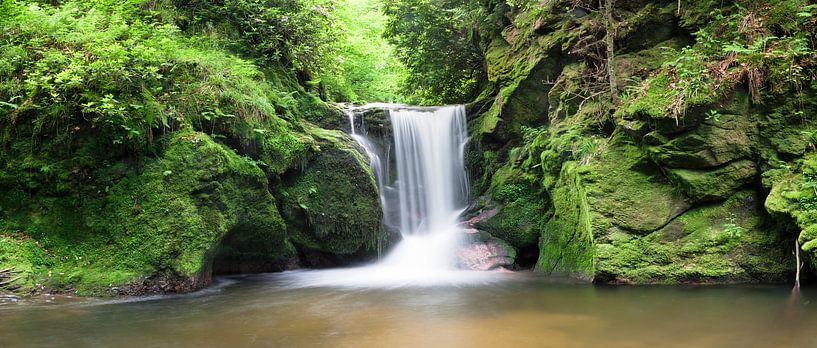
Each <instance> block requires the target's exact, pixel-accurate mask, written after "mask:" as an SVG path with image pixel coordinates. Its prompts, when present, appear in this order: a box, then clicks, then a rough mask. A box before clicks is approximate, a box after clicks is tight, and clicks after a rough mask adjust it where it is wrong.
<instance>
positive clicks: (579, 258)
mask: <svg viewBox="0 0 817 348" xmlns="http://www.w3.org/2000/svg"><path fill="white" fill-rule="evenodd" d="M550 195H551V197H553V209H554V214H553V217H552V218H551V219H550V220H549V221H548V222H547V224H546V225H545V228H544V230H543V231H542V236H541V237H540V239H539V259H538V260H537V261H536V268H535V270H536V271H537V272H543V273H547V274H569V275H573V276H577V277H580V278H584V279H588V280H590V279H592V278H593V274H594V273H595V270H594V265H593V254H594V252H595V248H594V245H593V226H592V223H593V222H592V217H591V214H592V212H591V211H590V206H589V203H588V199H587V193H586V190H585V186H584V183H583V178H582V171H581V168H580V167H579V166H577V164H576V163H575V162H567V163H565V165H564V168H563V169H562V174H561V176H560V177H559V181H558V182H557V184H556V188H555V189H554V190H553V191H552V192H551V194H550Z"/></svg>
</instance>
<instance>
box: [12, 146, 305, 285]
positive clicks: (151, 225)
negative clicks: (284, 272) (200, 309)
mask: <svg viewBox="0 0 817 348" xmlns="http://www.w3.org/2000/svg"><path fill="white" fill-rule="evenodd" d="M162 141H163V142H166V145H165V146H164V148H165V149H164V151H163V152H162V153H161V154H160V155H159V156H158V157H156V158H147V159H145V161H146V163H144V165H143V166H142V167H141V168H132V167H129V166H117V165H115V166H112V167H109V168H103V169H100V170H99V172H98V173H96V174H94V175H92V176H96V177H104V176H105V175H108V174H109V173H111V172H112V170H113V169H114V168H119V167H121V168H123V169H124V172H122V175H123V176H121V177H119V178H118V179H116V178H115V179H114V180H113V181H112V182H111V183H110V185H109V186H107V187H100V188H99V191H98V192H93V191H92V192H84V193H82V195H77V196H67V197H40V198H39V199H38V200H37V201H31V202H29V204H28V205H27V206H25V207H22V208H21V209H18V210H16V211H12V212H9V214H8V215H6V218H7V219H8V221H7V223H6V224H5V226H4V228H5V229H7V230H10V231H19V232H20V233H24V234H25V235H26V236H30V237H31V238H33V239H34V240H36V241H37V242H38V244H39V246H40V247H42V248H43V250H45V251H46V252H45V255H47V257H36V258H33V259H31V260H29V262H31V264H32V267H31V269H32V271H31V273H30V276H31V277H32V279H34V282H36V283H40V284H43V285H44V286H46V287H47V288H50V289H53V290H70V289H73V290H76V291H77V292H78V293H80V294H101V295H106V294H107V295H110V294H112V292H111V291H113V293H128V294H140V293H146V292H157V291H160V292H186V291H190V290H194V289H198V288H200V287H202V286H204V285H207V284H208V283H209V281H210V278H211V275H212V264H213V262H214V259H215V257H216V254H217V251H218V250H219V249H220V248H221V245H222V242H223V241H224V238H225V236H227V235H238V236H241V238H243V239H249V240H251V241H252V244H253V245H255V246H256V249H254V251H255V254H254V255H253V259H254V260H255V261H258V260H259V259H263V262H267V263H268V264H280V263H285V262H288V260H289V259H290V258H291V257H292V256H293V253H294V249H293V248H292V247H291V245H290V244H289V243H288V242H287V240H286V229H285V226H284V222H283V219H282V218H281V216H280V215H279V213H278V209H277V206H276V204H275V200H274V198H273V196H272V195H271V194H270V193H269V189H268V187H267V179H266V175H265V174H264V172H263V171H262V170H261V169H260V168H259V167H258V166H257V165H256V163H255V161H253V160H251V159H249V158H246V157H241V156H238V155H237V154H235V152H233V151H232V150H230V149H229V148H227V147H225V146H223V145H220V144H217V143H215V142H214V141H213V140H212V139H210V137H209V136H207V135H206V134H202V133H196V132H188V131H185V132H179V133H175V134H172V135H169V136H168V138H167V139H163V140H162ZM114 171H116V170H114ZM88 187H89V188H92V189H93V187H91V186H88ZM32 255H35V254H34V253H32ZM37 255H40V256H42V255H43V254H37ZM233 256H234V257H239V258H240V257H241V255H233Z"/></svg>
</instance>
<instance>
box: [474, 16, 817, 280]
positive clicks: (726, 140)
mask: <svg viewBox="0 0 817 348" xmlns="http://www.w3.org/2000/svg"><path fill="white" fill-rule="evenodd" d="M671 7H673V5H672V4H666V3H658V2H652V1H634V2H625V3H619V4H618V5H617V11H618V12H617V13H618V16H620V19H619V20H620V23H624V24H622V26H623V27H622V28H620V30H619V32H618V36H617V37H616V42H615V44H616V45H617V47H618V48H617V50H618V51H619V52H617V57H616V62H615V64H616V71H617V74H618V75H619V76H617V77H618V80H619V81H641V79H646V78H649V77H650V76H651V75H650V74H651V73H652V71H655V70H656V69H659V68H660V67H661V66H662V65H663V64H664V60H665V59H666V58H665V56H664V55H663V53H662V50H663V49H662V48H661V47H675V48H678V49H680V48H681V47H684V46H685V45H687V44H689V43H690V38H689V36H688V34H687V33H686V29H685V28H684V27H683V25H682V24H679V22H678V19H677V18H676V17H675V14H674V12H673V11H672V10H671ZM692 11H693V10H690V12H692ZM504 15H505V16H506V17H507V18H509V19H510V21H511V23H512V24H511V25H510V26H508V27H506V28H504V29H503V30H502V32H501V35H497V36H495V37H494V38H493V39H491V40H490V44H489V45H488V46H487V47H488V52H487V53H486V65H487V67H488V69H487V70H488V79H489V81H490V83H489V85H490V86H489V89H491V90H492V91H493V93H492V94H491V93H485V94H484V95H488V96H489V97H486V98H485V99H482V100H479V101H477V102H476V103H475V104H474V105H480V107H474V108H471V109H469V110H472V114H471V115H469V119H470V120H471V123H470V126H471V127H470V128H471V129H472V139H473V140H472V144H471V145H470V146H469V149H468V154H467V156H468V158H469V160H470V165H471V167H472V175H471V178H472V181H473V183H472V187H473V188H474V191H475V192H474V194H475V197H479V198H477V199H476V203H475V204H474V205H473V206H472V207H471V209H470V210H469V216H472V217H474V219H475V222H474V225H475V226H476V227H478V228H479V229H481V230H483V231H485V232H487V233H490V234H491V235H493V236H496V237H499V238H502V239H504V240H506V241H508V242H509V243H510V244H511V245H513V246H514V247H516V248H517V249H518V250H525V248H530V247H531V246H535V249H536V250H537V253H538V255H537V256H538V257H537V260H536V262H535V265H534V266H533V268H534V269H535V270H536V271H538V272H542V273H546V274H569V275H573V276H576V277H579V278H583V279H586V280H588V281H595V282H600V283H686V282H691V283H697V282H769V281H784V280H786V279H790V278H791V277H792V274H793V271H794V267H793V266H792V265H793V262H794V261H793V257H792V253H791V251H792V248H793V244H794V239H795V238H796V233H793V231H796V230H798V229H799V230H802V231H803V232H802V233H800V236H799V240H800V242H801V243H802V244H803V245H804V247H803V250H804V251H806V252H808V253H809V255H810V257H812V260H814V256H813V255H815V254H814V250H817V248H815V247H814V245H817V244H815V243H813V242H812V241H813V240H817V238H815V236H817V233H813V232H814V231H812V230H815V231H817V229H815V228H814V226H817V224H815V223H814V222H815V221H817V219H814V218H812V217H813V216H817V214H815V213H814V210H812V209H811V206H810V205H809V204H808V202H810V201H811V198H810V197H817V191H815V190H812V189H811V188H809V187H811V186H809V185H812V184H811V174H810V173H811V169H810V168H811V165H810V163H811V161H810V160H809V158H811V156H806V157H805V158H803V157H802V156H803V153H804V149H806V148H807V145H808V143H804V142H803V136H802V135H801V136H797V135H795V134H794V133H795V131H794V130H793V129H794V128H800V127H804V128H806V129H809V130H813V129H817V127H815V125H814V124H813V122H811V121H804V120H802V119H801V120H799V121H797V120H795V118H794V116H793V115H795V114H796V112H794V111H793V109H792V105H794V104H795V103H794V102H793V101H792V100H791V99H786V97H781V98H779V99H778V100H774V101H773V102H772V101H769V103H767V104H765V105H758V104H756V103H752V102H750V96H749V94H748V93H747V92H746V91H744V90H742V87H740V86H738V87H736V88H735V90H733V91H730V92H728V93H725V96H723V97H722V98H719V99H706V98H708V97H706V98H704V97H701V98H699V100H697V101H695V103H697V104H694V105H695V106H694V107H691V108H690V109H688V110H686V112H685V115H684V116H683V118H681V119H676V118H675V117H673V116H671V115H670V114H669V110H668V106H669V104H668V103H664V99H661V98H662V97H661V94H660V93H655V94H650V93H647V92H646V91H645V92H637V91H636V90H637V88H641V87H644V86H643V85H642V86H641V87H639V86H638V85H637V84H636V85H629V84H628V86H627V88H629V90H627V91H625V92H622V93H625V94H626V93H636V94H638V93H641V94H640V96H641V97H639V98H633V99H635V101H626V102H620V103H619V104H618V105H617V107H616V108H614V109H613V108H611V106H610V103H609V102H608V101H604V100H599V99H598V98H595V99H594V98H593V97H592V96H591V95H590V94H588V92H587V89H588V88H593V87H592V86H588V85H582V84H583V83H586V81H588V80H593V77H592V75H593V74H594V71H595V70H593V68H594V67H593V65H592V64H590V63H589V62H592V61H593V59H595V58H593V56H592V53H588V52H587V51H584V50H586V49H588V48H587V47H584V46H583V42H585V41H583V40H585V39H586V38H589V37H594V36H593V35H597V36H595V37H598V35H601V36H603V35H604V34H603V33H601V34H599V32H596V31H594V30H598V28H597V27H594V26H593V24H592V23H593V22H592V20H593V18H594V16H592V15H586V16H581V17H577V16H573V15H569V14H565V13H563V11H562V8H561V7H559V6H552V7H548V6H543V7H541V8H540V9H538V10H530V9H516V10H512V11H511V12H507V13H504ZM684 18H686V17H684ZM686 19H687V20H688V18H686ZM595 73H598V71H596V72H595ZM652 81H655V80H652ZM602 82H603V83H607V80H606V79H603V81H602ZM537 84H539V85H537ZM621 84H622V86H623V85H624V84H625V83H624V82H622V83H621ZM644 88H646V87H644ZM651 93H652V92H651ZM804 93H808V94H809V95H812V94H813V91H811V90H809V91H808V92H804ZM650 98H653V99H650ZM803 107H806V108H813V106H803ZM809 110H811V109H809ZM787 124H788V125H787ZM813 186H814V187H817V184H814V185H813ZM770 191H771V193H769V192H770ZM767 195H768V198H767ZM764 202H765V206H764ZM485 249H489V248H485ZM812 262H814V261H812Z"/></svg>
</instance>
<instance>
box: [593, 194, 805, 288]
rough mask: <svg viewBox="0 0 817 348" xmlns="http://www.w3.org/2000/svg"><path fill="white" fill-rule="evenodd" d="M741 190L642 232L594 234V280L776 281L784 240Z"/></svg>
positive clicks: (782, 274)
mask: <svg viewBox="0 0 817 348" xmlns="http://www.w3.org/2000/svg"><path fill="white" fill-rule="evenodd" d="M763 216H764V213H763V211H762V210H760V209H759V207H758V205H757V202H756V197H755V195H754V193H753V192H751V191H741V192H739V193H737V194H735V195H734V196H732V197H730V198H729V199H728V200H726V201H725V202H723V203H717V204H712V205H706V206H701V207H697V208H694V209H692V210H690V211H688V212H686V213H684V214H683V215H681V216H679V217H678V218H676V219H674V220H673V221H672V222H671V223H669V224H668V225H667V226H664V227H663V228H661V229H660V230H657V231H655V232H652V233H649V234H647V235H633V234H631V233H628V232H627V231H624V230H621V229H618V228H613V229H611V230H610V231H609V232H608V233H605V234H604V235H602V236H598V237H597V238H596V255H595V257H596V260H595V264H596V279H595V280H596V281H597V282H615V283H685V282H693V283H699V282H743V283H745V282H779V281H783V280H785V279H787V277H788V276H789V275H790V273H791V271H792V269H793V267H790V266H789V264H790V263H791V262H793V261H791V258H792V256H791V253H789V252H787V249H786V248H785V243H784V238H783V236H782V235H780V234H778V233H774V232H771V231H774V229H771V228H770V225H769V222H768V221H767V220H764V218H763Z"/></svg>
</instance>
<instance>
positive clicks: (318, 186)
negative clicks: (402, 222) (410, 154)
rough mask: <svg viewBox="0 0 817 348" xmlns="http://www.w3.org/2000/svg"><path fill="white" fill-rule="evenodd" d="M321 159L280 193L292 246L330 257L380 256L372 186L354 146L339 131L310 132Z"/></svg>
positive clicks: (379, 229)
mask: <svg viewBox="0 0 817 348" xmlns="http://www.w3.org/2000/svg"><path fill="white" fill-rule="evenodd" d="M310 132H311V133H312V135H313V136H315V137H316V138H317V139H319V140H318V144H320V145H318V146H319V148H320V153H319V154H318V155H317V156H316V158H314V159H313V160H312V161H311V162H309V163H308V164H306V167H305V169H304V171H303V173H301V175H299V176H298V177H297V178H295V179H294V180H293V181H292V182H291V183H285V184H284V186H283V187H281V188H280V195H281V197H282V200H283V203H282V204H283V212H284V216H285V217H286V219H287V222H288V228H289V229H290V231H291V233H292V235H293V238H294V240H293V241H294V242H295V243H296V244H299V245H301V246H302V247H306V248H308V249H314V250H319V251H324V252H330V253H333V254H353V253H356V252H359V251H364V252H365V251H369V252H372V251H379V248H380V247H382V242H383V237H384V236H383V233H382V232H383V228H382V219H383V212H382V208H381V206H380V200H379V195H378V192H377V185H376V183H375V181H374V177H373V174H372V172H371V170H370V168H369V166H368V165H367V164H366V162H365V160H364V158H363V157H362V155H361V154H360V151H359V150H358V149H357V145H356V144H355V142H354V141H353V140H352V139H351V138H349V137H348V136H347V135H345V134H344V133H342V132H340V131H327V130H322V129H317V128H315V129H311V130H310Z"/></svg>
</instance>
